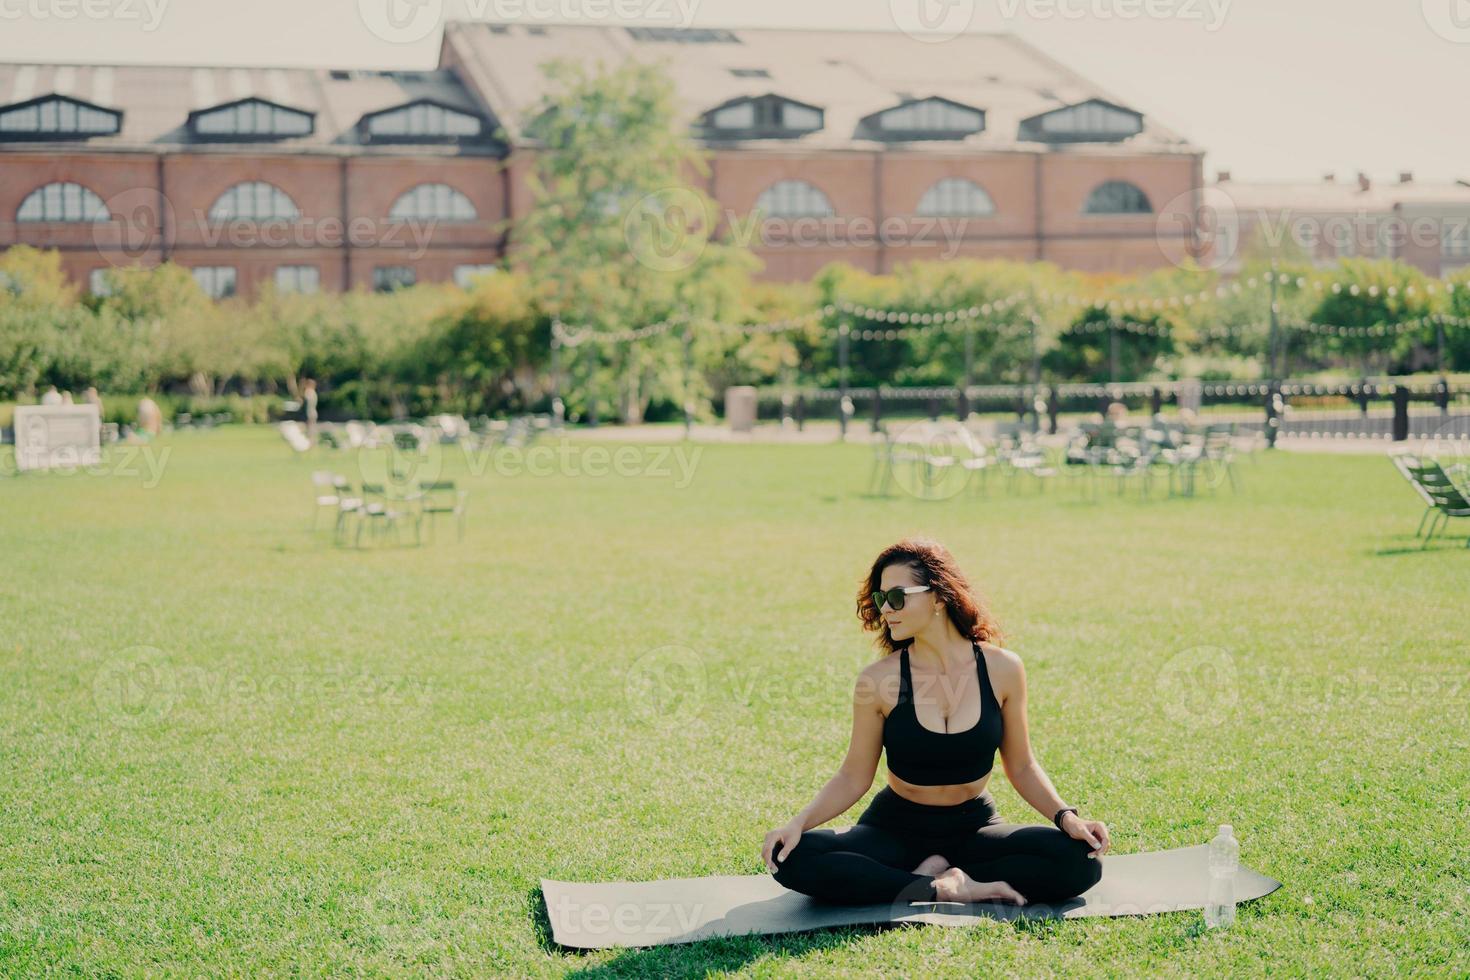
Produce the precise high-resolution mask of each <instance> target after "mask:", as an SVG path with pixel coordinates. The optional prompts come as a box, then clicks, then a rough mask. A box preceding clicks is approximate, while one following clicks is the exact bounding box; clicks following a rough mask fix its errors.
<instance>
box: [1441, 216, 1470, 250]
mask: <svg viewBox="0 0 1470 980" xmlns="http://www.w3.org/2000/svg"><path fill="white" fill-rule="evenodd" d="M1439 244H1440V249H1439V254H1440V256H1441V257H1442V258H1446V259H1463V258H1470V217H1466V218H1446V219H1445V223H1444V227H1443V228H1441V230H1440V242H1439Z"/></svg>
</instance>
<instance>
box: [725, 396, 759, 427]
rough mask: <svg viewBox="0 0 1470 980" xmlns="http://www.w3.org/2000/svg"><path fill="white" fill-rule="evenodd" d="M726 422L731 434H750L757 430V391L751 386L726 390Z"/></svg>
mask: <svg viewBox="0 0 1470 980" xmlns="http://www.w3.org/2000/svg"><path fill="white" fill-rule="evenodd" d="M725 422H726V423H727V424H728V425H729V426H730V431H731V432H749V431H750V430H751V429H753V428H755V389H754V388H753V387H751V386H750V385H734V386H732V387H729V388H726V389H725Z"/></svg>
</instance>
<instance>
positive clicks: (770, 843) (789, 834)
mask: <svg viewBox="0 0 1470 980" xmlns="http://www.w3.org/2000/svg"><path fill="white" fill-rule="evenodd" d="M800 842H801V824H799V823H797V822H796V821H795V820H793V821H791V822H790V823H788V824H786V825H785V826H782V827H777V828H776V829H775V830H770V831H767V832H766V844H765V846H764V847H763V848H761V859H762V860H763V861H765V862H766V869H767V870H769V871H770V872H771V873H772V874H775V873H776V861H777V860H780V861H783V862H784V861H785V860H786V858H787V856H788V855H789V854H790V853H791V849H792V848H794V847H795V846H796V845H797V844H799V843H800ZM778 851H779V854H780V857H779V858H778V857H777V852H778Z"/></svg>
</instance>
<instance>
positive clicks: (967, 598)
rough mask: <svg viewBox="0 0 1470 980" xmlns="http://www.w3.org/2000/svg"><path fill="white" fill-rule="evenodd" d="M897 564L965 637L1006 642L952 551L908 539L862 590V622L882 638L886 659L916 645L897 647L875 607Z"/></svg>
mask: <svg viewBox="0 0 1470 980" xmlns="http://www.w3.org/2000/svg"><path fill="white" fill-rule="evenodd" d="M894 564H903V565H908V566H909V567H910V568H912V569H913V570H914V575H915V576H916V577H917V578H918V581H919V584H920V585H927V586H929V587H930V588H932V589H933V590H934V594H935V595H936V596H937V597H938V598H940V599H941V600H943V602H944V605H945V607H946V608H947V609H948V610H949V619H950V622H952V623H954V625H955V628H956V629H957V630H959V631H960V634H961V635H962V636H967V637H969V638H970V639H972V640H974V641H976V642H981V641H983V642H986V643H1001V642H1002V641H1003V640H1004V635H1003V634H1002V633H1001V629H1000V624H999V623H997V622H996V621H995V617H993V616H992V615H991V614H990V609H989V608H988V606H987V605H986V602H985V600H984V598H983V597H981V595H980V594H979V593H978V592H977V591H976V590H975V589H973V588H972V587H971V586H970V580H969V579H967V578H966V577H965V573H964V572H962V571H960V566H959V563H958V562H956V561H955V558H954V555H952V554H950V553H949V549H948V548H946V547H945V546H944V545H942V544H940V543H939V542H938V541H935V540H934V539H932V538H926V537H908V538H904V539H903V540H902V541H899V542H897V543H896V544H891V545H889V546H888V547H887V548H884V549H883V550H882V551H881V552H880V553H879V554H878V557H877V558H876V559H874V560H873V567H872V568H871V569H869V571H868V574H867V577H866V578H864V579H863V582H862V584H861V585H860V586H859V587H858V595H857V614H858V619H860V620H862V624H863V629H864V630H866V631H871V632H875V633H877V634H878V636H877V637H876V638H875V639H874V641H873V642H874V645H876V646H880V647H882V648H883V650H884V656H887V655H888V654H890V653H893V652H894V651H895V650H898V649H901V648H902V647H906V646H908V645H909V644H910V643H911V642H912V640H905V641H904V642H903V643H895V642H894V640H893V636H892V635H891V634H890V633H889V631H888V624H887V623H885V622H884V621H883V614H882V613H881V612H879V611H878V607H877V606H875V605H873V593H874V592H877V591H878V587H879V585H880V584H881V583H882V581H883V569H885V568H887V567H888V566H889V565H894Z"/></svg>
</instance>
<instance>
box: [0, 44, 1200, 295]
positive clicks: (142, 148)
mask: <svg viewBox="0 0 1470 980" xmlns="http://www.w3.org/2000/svg"><path fill="white" fill-rule="evenodd" d="M554 57H568V58H581V59H585V60H589V61H596V60H602V61H604V62H617V61H619V60H621V59H625V58H635V59H639V60H646V61H656V62H659V63H661V64H662V65H664V66H665V68H666V70H668V71H669V72H670V73H671V75H672V76H673V79H674V82H675V85H676V89H677V93H678V98H679V111H680V114H681V117H682V119H681V122H682V123H685V124H687V125H689V126H690V127H691V131H692V132H693V134H694V135H695V136H696V138H697V139H698V140H699V141H700V142H701V143H702V144H703V146H704V147H705V148H706V149H707V151H708V152H709V154H710V158H711V173H710V175H709V176H708V178H707V181H708V190H709V191H710V193H711V195H712V196H713V197H714V198H715V200H716V201H717V202H719V204H720V206H721V208H722V209H723V211H724V213H725V216H726V218H727V227H729V228H731V229H732V230H735V231H739V230H740V229H741V228H744V229H745V230H746V232H749V233H752V234H751V237H749V238H748V241H749V242H750V244H751V245H752V247H753V248H754V249H755V251H756V252H757V253H758V254H759V255H760V256H761V257H762V258H763V259H764V260H765V262H766V275H767V276H769V277H771V278H778V279H798V278H805V277H808V276H810V275H811V274H812V273H814V272H815V271H816V270H817V269H819V268H820V267H821V266H823V265H825V264H826V263H827V262H829V261H833V260H841V261H846V262H850V263H852V264H854V265H857V266H859V267H861V268H865V269H868V270H871V271H885V270H888V269H890V268H892V266H893V265H894V264H895V263H897V262H902V261H908V260H911V259H919V258H947V257H954V256H974V257H1007V258H1014V259H1022V260H1031V259H1045V260H1049V261H1053V262H1055V263H1057V264H1059V265H1061V266H1064V267H1069V268H1077V269H1085V270H1091V271H1118V272H1134V271H1138V270H1143V269H1148V268H1153V267H1157V266H1161V265H1165V264H1167V263H1169V262H1171V261H1179V260H1180V259H1181V258H1182V257H1183V256H1184V255H1186V254H1193V239H1192V227H1193V226H1192V223H1191V222H1192V216H1193V215H1194V214H1195V213H1196V211H1197V205H1198V196H1199V193H1200V188H1201V183H1202V180H1201V173H1202V171H1201V159H1202V153H1201V151H1200V150H1199V149H1198V148H1196V147H1194V146H1192V145H1190V144H1189V143H1187V142H1186V141H1185V140H1184V139H1182V138H1181V137H1179V136H1177V135H1175V134H1173V133H1171V132H1169V131H1168V130H1166V129H1164V128H1163V127H1161V126H1159V125H1158V124H1157V123H1155V122H1154V121H1152V120H1151V119H1149V118H1148V117H1147V116H1145V115H1144V114H1143V113H1142V112H1140V111H1139V110H1137V109H1134V108H1130V107H1127V106H1123V105H1120V104H1119V103H1118V102H1117V100H1116V99H1113V98H1111V97H1110V96H1108V95H1107V94H1106V93H1104V92H1101V91H1100V90H1098V89H1097V87H1096V86H1093V85H1091V84H1089V83H1087V82H1086V81H1084V80H1082V79H1081V78H1079V77H1078V76H1077V75H1075V74H1074V73H1073V72H1071V71H1069V70H1068V69H1066V68H1065V67H1063V66H1061V65H1059V64H1057V63H1056V62H1054V61H1052V60H1051V59H1049V58H1047V57H1046V56H1045V55H1043V54H1042V53H1040V52H1039V51H1037V50H1036V49H1034V48H1032V47H1031V46H1029V45H1027V44H1026V43H1024V42H1022V41H1021V40H1019V39H1018V38H1016V37H1014V36H1010V35H1000V34H977V35H965V36H961V37H959V38H956V39H953V40H951V41H947V42H945V43H942V44H931V43H925V42H923V41H919V40H916V39H914V38H911V37H909V36H907V35H904V34H900V33H879V32H835V31H834V32H812V31H790V30H745V29H742V30H711V29H697V28H696V29H673V28H670V29H662V28H622V27H608V26H581V25H578V26H563V25H547V26H543V27H535V26H527V25H524V24H487V23H452V24H450V25H449V26H448V27H447V28H446V30H445V33H444V39H443V43H442V46H441V56H440V64H439V67H438V68H437V69H435V70H432V71H423V72H360V71H350V72H347V71H333V70H329V69H314V70H300V69H246V68H210V67H199V68H145V67H109V66H92V67H80V66H67V65H0V174H3V178H4V179H3V180H0V247H5V246H8V245H11V244H15V243H26V244H32V245H38V246H45V247H52V248H57V249H59V250H60V251H61V252H62V255H63V258H64V263H65V266H66V268H67V269H68V270H69V271H70V273H71V274H72V275H73V276H74V277H75V278H76V279H77V280H78V281H79V282H80V283H83V284H84V285H87V286H90V287H93V288H98V289H100V288H105V280H104V279H103V278H101V277H100V276H99V273H100V272H102V271H105V270H106V269H108V268H111V267H112V266H114V265H121V264H130V263H135V262H143V263H155V262H158V261H161V260H163V259H168V260H171V261H174V262H177V263H179V264H182V265H185V266H188V267H190V268H193V269H195V270H196V277H197V278H198V279H199V280H200V282H201V284H202V285H204V286H205V288H206V289H208V290H209V291H211V292H213V293H215V294H217V295H227V294H229V293H231V292H234V291H240V292H246V293H250V292H253V291H254V290H255V289H257V288H258V287H259V286H260V285H261V284H262V283H264V282H267V281H274V282H275V283H276V284H277V285H278V287H280V288H283V289H326V290H338V289H344V288H369V289H371V288H391V287H392V286H394V285H397V284H401V283H405V282H412V281H440V280H450V279H455V278H460V279H461V280H462V279H463V278H464V277H466V276H468V275H470V274H472V273H474V272H475V271H478V270H481V269H483V268H484V267H486V266H490V265H492V264H493V263H495V262H497V261H499V260H500V259H502V258H503V257H504V254H505V247H506V232H505V229H506V227H507V225H508V224H509V223H513V222H514V220H515V218H516V217H517V215H519V214H524V213H525V211H526V209H527V208H529V206H530V194H529V190H528V188H527V186H526V182H525V179H524V178H525V174H526V172H527V170H528V168H529V166H530V164H531V161H532V158H533V155H534V153H535V151H536V146H535V141H534V140H532V139H530V138H528V137H527V136H525V135H524V134H523V132H522V129H521V125H522V122H523V121H524V120H525V119H527V118H528V117H529V116H530V114H531V113H532V112H533V111H534V109H535V107H536V106H537V105H538V103H539V102H540V100H541V98H542V96H543V94H544V84H545V83H544V78H543V75H542V73H541V71H540V65H541V64H542V63H544V62H545V61H547V60H549V59H551V58H554ZM502 137H503V140H502ZM755 209H759V213H760V214H761V215H762V216H764V220H763V222H762V223H759V224H757V225H754V226H752V225H749V224H744V223H743V222H744V219H746V218H747V217H748V216H749V215H750V214H751V213H752V211H753V210H755Z"/></svg>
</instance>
